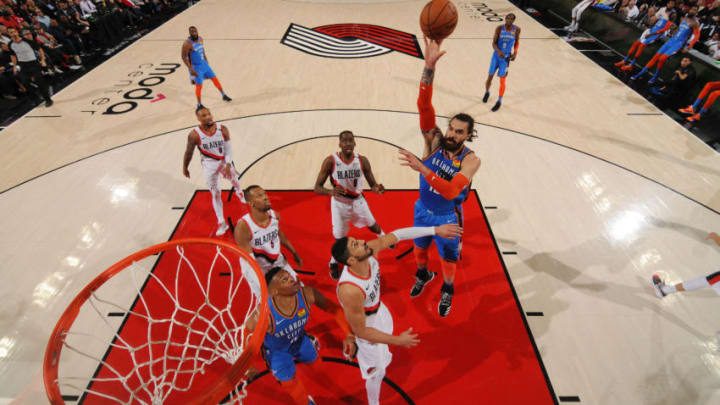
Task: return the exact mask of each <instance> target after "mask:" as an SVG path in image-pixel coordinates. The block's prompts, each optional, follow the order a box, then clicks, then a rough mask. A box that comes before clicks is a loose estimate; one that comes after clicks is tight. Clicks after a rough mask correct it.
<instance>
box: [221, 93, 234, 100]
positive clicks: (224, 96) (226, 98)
mask: <svg viewBox="0 0 720 405" xmlns="http://www.w3.org/2000/svg"><path fill="white" fill-rule="evenodd" d="M223 101H232V99H231V98H230V97H228V96H227V94H223Z"/></svg>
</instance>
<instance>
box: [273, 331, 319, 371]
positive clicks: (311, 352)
mask: <svg viewBox="0 0 720 405" xmlns="http://www.w3.org/2000/svg"><path fill="white" fill-rule="evenodd" d="M263 354H264V356H265V361H266V362H267V364H268V367H269V368H270V370H271V371H272V373H273V375H274V376H275V378H276V379H277V380H278V381H290V380H292V379H293V378H294V377H295V359H297V361H299V362H300V363H312V362H313V361H315V359H317V357H318V353H317V350H315V346H314V345H313V342H312V340H310V338H309V337H308V336H307V335H303V337H302V341H300V342H299V343H296V344H293V345H292V346H290V349H289V350H270V349H268V348H266V347H265V346H263Z"/></svg>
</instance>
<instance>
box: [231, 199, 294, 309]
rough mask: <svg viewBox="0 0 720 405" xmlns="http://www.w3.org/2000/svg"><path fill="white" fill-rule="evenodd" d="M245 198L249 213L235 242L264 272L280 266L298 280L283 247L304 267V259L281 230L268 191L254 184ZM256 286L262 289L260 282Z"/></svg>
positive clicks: (250, 280)
mask: <svg viewBox="0 0 720 405" xmlns="http://www.w3.org/2000/svg"><path fill="white" fill-rule="evenodd" d="M245 200H246V201H247V204H248V206H249V208H250V212H248V213H247V214H245V215H243V217H242V218H240V220H239V221H238V222H237V225H236V226H235V234H234V236H235V242H236V243H237V244H238V246H240V248H241V249H243V250H244V251H246V252H248V253H250V254H251V255H252V256H253V258H254V259H255V261H256V262H257V264H258V266H260V268H261V269H262V271H263V273H267V272H268V271H269V270H270V269H272V268H273V267H280V268H282V269H283V270H286V271H287V272H288V273H290V274H291V275H292V276H293V278H294V279H297V273H295V270H293V268H292V266H290V264H289V263H288V261H287V260H286V259H285V256H284V255H283V254H282V252H281V250H280V246H281V245H282V246H285V247H286V248H287V249H288V250H289V251H290V253H292V255H293V258H294V259H295V262H296V263H297V265H298V266H300V267H302V264H303V261H302V259H301V258H300V255H298V253H297V251H296V250H295V247H293V244H292V243H290V240H289V239H288V238H287V236H285V234H284V233H283V231H282V229H280V217H279V216H278V214H277V213H276V212H275V211H273V210H272V209H271V207H270V199H269V198H268V196H267V193H266V192H265V190H263V189H262V187H260V186H255V185H253V186H250V187H248V188H247V189H245ZM250 273H251V272H250ZM246 276H247V274H246ZM248 277H249V279H248V281H249V282H251V283H255V282H257V281H256V280H254V278H253V277H252V276H248ZM251 285H252V284H251ZM253 287H257V288H258V291H259V284H258V285H253ZM258 295H259V294H258Z"/></svg>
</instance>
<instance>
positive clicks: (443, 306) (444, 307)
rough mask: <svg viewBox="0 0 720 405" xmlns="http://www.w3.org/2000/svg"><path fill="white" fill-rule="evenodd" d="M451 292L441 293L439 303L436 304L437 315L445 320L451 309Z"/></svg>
mask: <svg viewBox="0 0 720 405" xmlns="http://www.w3.org/2000/svg"><path fill="white" fill-rule="evenodd" d="M453 294H454V292H453V291H443V292H442V295H441V296H440V303H439V304H438V314H440V316H441V317H443V318H445V317H446V316H448V314H449V313H450V308H451V307H452V299H453Z"/></svg>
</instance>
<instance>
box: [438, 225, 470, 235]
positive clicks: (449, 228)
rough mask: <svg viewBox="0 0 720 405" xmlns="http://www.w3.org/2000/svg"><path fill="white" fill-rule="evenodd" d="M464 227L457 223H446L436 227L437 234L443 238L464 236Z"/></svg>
mask: <svg viewBox="0 0 720 405" xmlns="http://www.w3.org/2000/svg"><path fill="white" fill-rule="evenodd" d="M462 234H463V229H462V228H461V227H459V226H458V225H455V224H445V225H440V226H436V227H435V235H437V236H440V237H441V238H456V237H459V236H462Z"/></svg>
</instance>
